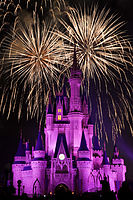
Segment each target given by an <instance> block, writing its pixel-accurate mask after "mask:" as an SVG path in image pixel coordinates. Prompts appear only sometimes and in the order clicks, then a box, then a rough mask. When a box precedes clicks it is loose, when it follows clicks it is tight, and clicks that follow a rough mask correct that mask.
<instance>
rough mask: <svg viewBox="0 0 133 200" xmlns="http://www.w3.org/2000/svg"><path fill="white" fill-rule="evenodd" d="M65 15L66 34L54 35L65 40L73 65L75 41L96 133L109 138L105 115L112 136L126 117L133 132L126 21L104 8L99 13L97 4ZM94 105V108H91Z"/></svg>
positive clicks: (129, 48) (121, 127)
mask: <svg viewBox="0 0 133 200" xmlns="http://www.w3.org/2000/svg"><path fill="white" fill-rule="evenodd" d="M66 14H67V17H68V21H66V20H60V23H61V24H62V25H63V27H64V28H65V29H66V31H65V34H64V33H62V32H60V31H58V33H57V34H60V37H62V38H63V39H64V41H65V44H66V47H65V49H66V52H67V58H68V60H69V65H68V66H71V65H72V57H73V53H72V49H73V46H74V45H75V44H76V54H77V60H78V63H79V66H80V68H81V70H82V72H83V78H84V80H85V81H87V82H88V84H87V91H88V97H89V100H90V111H91V110H93V112H92V113H94V112H96V113H97V115H95V122H96V126H98V127H97V130H98V131H99V136H102V135H103V133H105V137H106V139H107V140H108V136H107V133H106V130H107V129H106V128H105V126H104V121H105V118H104V117H103V116H106V117H108V118H109V119H110V121H111V123H112V127H113V131H112V135H113V138H115V136H114V134H116V135H118V133H121V131H122V129H123V128H125V120H126V121H127V122H128V124H129V127H130V130H131V133H132V134H133V130H132V125H131V124H130V121H131V119H132V118H133V113H132V104H131V101H132V97H131V95H132V82H131V79H128V77H130V78H131V77H132V59H131V58H132V56H131V52H132V48H131V45H130V42H129V40H128V39H127V37H126V36H125V33H124V32H123V31H122V27H123V26H124V24H125V23H124V22H121V21H120V19H119V18H117V15H113V14H110V11H109V10H108V11H106V10H105V9H103V10H102V11H101V12H100V11H98V8H97V7H93V8H91V9H87V8H85V7H84V9H83V10H81V9H73V8H70V9H69V11H68V12H67V13H66ZM129 66H130V70H129ZM65 70H66V69H65ZM127 74H128V76H127ZM129 74H130V75H129ZM91 87H92V88H93V90H95V94H94V95H95V105H94V106H93V102H94V100H93V99H94V98H93V97H94V96H93V97H92V93H94V92H92V91H91ZM112 91H113V92H112ZM91 92H92V93H91ZM103 94H104V97H103ZM105 105H106V112H105V114H104V108H105ZM96 106H97V111H96V110H95V109H96V108H95V109H94V107H96ZM129 119H130V120H129ZM114 130H115V131H114Z"/></svg>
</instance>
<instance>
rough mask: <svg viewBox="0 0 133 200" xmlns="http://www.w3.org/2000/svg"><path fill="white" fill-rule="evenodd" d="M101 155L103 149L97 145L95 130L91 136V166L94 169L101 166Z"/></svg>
mask: <svg viewBox="0 0 133 200" xmlns="http://www.w3.org/2000/svg"><path fill="white" fill-rule="evenodd" d="M102 155H103V151H102V149H101V147H100V145H99V141H98V136H97V134H96V132H95V135H94V136H93V166H94V169H96V170H97V169H99V168H100V167H101V164H102V161H103V159H102Z"/></svg>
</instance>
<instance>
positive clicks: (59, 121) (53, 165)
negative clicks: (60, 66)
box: [12, 53, 126, 196]
mask: <svg viewBox="0 0 133 200" xmlns="http://www.w3.org/2000/svg"><path fill="white" fill-rule="evenodd" d="M81 76H82V73H81V71H80V69H79V67H78V65H77V61H76V54H75V53H74V62H73V66H72V68H71V75H70V78H69V84H70V89H71V95H70V99H69V98H68V97H67V95H66V92H65V88H64V92H63V95H58V96H57V97H56V106H53V104H52V102H51V100H50V101H49V105H48V107H47V113H46V128H45V130H44V133H45V148H44V145H43V142H42V138H41V134H40V132H39V133H38V139H37V143H36V146H35V149H33V148H32V152H31V150H30V148H29V143H26V144H23V142H22V139H20V143H19V146H18V150H17V153H16V155H15V157H14V163H13V164H12V171H13V185H14V187H15V188H16V194H18V180H21V186H20V193H22V192H25V193H27V194H28V195H29V196H30V195H31V196H32V195H34V194H36V195H44V194H48V193H54V192H55V190H56V189H57V188H58V187H64V188H68V189H69V190H71V191H72V192H76V193H83V192H95V191H97V190H101V187H102V185H101V184H100V181H101V180H103V179H104V177H107V180H108V181H109V184H110V188H111V190H113V191H117V190H118V188H119V187H120V185H121V183H122V182H123V181H125V173H126V166H125V165H124V160H123V159H121V158H119V153H118V150H117V147H116V146H115V148H114V156H113V159H112V164H111V162H110V161H109V158H108V157H107V154H106V151H105V149H104V150H102V148H101V147H100V145H99V142H98V137H97V136H96V134H94V133H93V129H94V127H93V124H88V121H89V114H88V105H87V101H86V98H85V97H84V99H83V101H81V95H80V86H81ZM92 139H93V143H92Z"/></svg>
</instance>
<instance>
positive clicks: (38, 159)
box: [33, 157, 45, 161]
mask: <svg viewBox="0 0 133 200" xmlns="http://www.w3.org/2000/svg"><path fill="white" fill-rule="evenodd" d="M44 160H45V159H44V158H39V157H38V158H34V159H33V161H44Z"/></svg>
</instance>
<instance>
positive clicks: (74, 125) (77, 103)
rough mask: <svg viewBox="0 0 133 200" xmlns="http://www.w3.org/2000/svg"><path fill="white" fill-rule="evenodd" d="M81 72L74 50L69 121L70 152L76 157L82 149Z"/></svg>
mask: <svg viewBox="0 0 133 200" xmlns="http://www.w3.org/2000/svg"><path fill="white" fill-rule="evenodd" d="M81 74H82V73H81V70H80V68H79V66H78V64H77V59H76V50H75V49H74V59H73V65H72V68H71V76H70V79H69V83H70V88H71V97H70V109H69V113H68V119H69V121H70V135H71V138H70V151H72V152H73V155H74V156H77V151H78V148H79V147H80V138H81V135H82V119H83V113H82V112H81V109H82V107H81V97H80V86H81Z"/></svg>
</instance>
